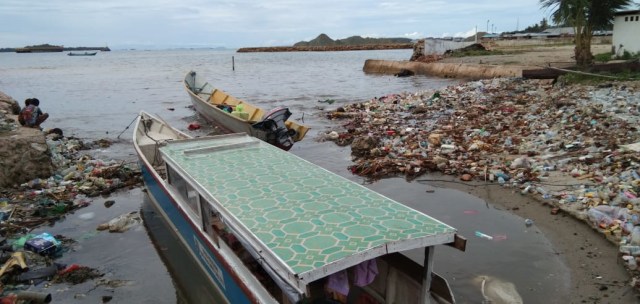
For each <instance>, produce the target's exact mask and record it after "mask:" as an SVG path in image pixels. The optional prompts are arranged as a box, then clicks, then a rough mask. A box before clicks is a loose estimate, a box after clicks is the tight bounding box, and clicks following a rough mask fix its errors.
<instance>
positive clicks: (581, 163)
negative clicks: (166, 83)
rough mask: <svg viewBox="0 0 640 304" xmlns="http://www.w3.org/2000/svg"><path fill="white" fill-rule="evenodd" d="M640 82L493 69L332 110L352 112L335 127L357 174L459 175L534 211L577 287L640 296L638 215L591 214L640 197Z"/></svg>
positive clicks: (492, 196) (632, 210) (583, 292)
mask: <svg viewBox="0 0 640 304" xmlns="http://www.w3.org/2000/svg"><path fill="white" fill-rule="evenodd" d="M638 89H640V82H626V83H617V84H609V85H607V86H602V87H598V88H595V87H590V86H583V85H573V86H566V87H562V88H558V87H557V86H553V85H551V83H550V82H549V81H540V80H521V79H515V78H510V79H509V78H501V79H499V78H495V79H491V80H487V79H485V80H481V81H475V82H468V83H466V84H462V85H459V86H455V87H449V88H446V89H444V90H441V91H436V92H433V91H428V92H427V91H425V92H418V93H412V94H408V93H405V94H395V95H393V94H392V95H389V96H384V97H381V98H374V99H372V100H369V101H366V102H363V103H359V104H352V105H348V106H344V107H342V108H341V109H340V112H333V113H328V116H331V117H332V118H334V119H339V120H341V122H339V123H336V124H335V125H337V126H336V128H335V129H334V131H330V132H329V133H327V135H326V138H327V140H331V139H332V138H333V140H335V141H336V142H337V143H338V144H339V145H350V146H351V151H352V155H353V156H355V160H354V161H353V165H352V166H350V167H349V169H350V170H351V171H352V172H353V173H354V174H358V175H361V176H363V177H367V178H371V179H373V180H375V179H380V178H385V177H391V176H405V177H406V178H407V179H411V180H413V179H415V178H417V179H418V180H419V177H420V176H422V174H424V173H425V172H426V173H428V174H432V173H433V172H440V173H442V174H444V175H445V176H450V177H449V178H450V179H451V181H456V183H454V184H453V185H451V184H449V183H442V184H441V185H443V186H444V187H447V188H453V189H458V190H463V191H464V192H468V193H470V194H472V195H474V196H476V197H480V198H483V199H485V200H486V201H487V202H488V203H492V204H496V205H500V206H502V208H505V209H506V210H507V211H509V212H511V213H513V214H516V215H519V216H522V217H524V218H530V219H532V220H533V221H534V223H535V225H537V226H538V227H539V228H541V229H542V230H543V232H544V234H545V235H547V236H549V238H550V240H551V242H552V243H553V244H554V247H555V248H556V255H558V256H560V257H562V258H563V260H565V261H566V263H567V265H569V266H570V268H571V273H572V275H571V277H572V282H571V286H572V288H571V293H572V295H571V296H572V298H573V299H579V298H582V299H583V300H585V301H591V300H593V299H600V300H602V299H604V298H607V300H611V299H612V298H615V299H617V300H616V301H615V302H620V303H628V302H629V303H630V302H633V301H637V299H638V298H637V296H638V293H637V291H638V289H639V288H640V285H639V284H638V281H639V280H640V277H639V276H638V275H639V272H638V271H637V270H636V269H635V268H633V266H632V265H631V263H629V264H628V265H627V263H628V262H627V261H628V260H633V259H635V258H634V257H632V256H631V255H630V254H627V255H624V256H623V255H622V254H620V253H619V246H621V245H625V244H629V243H630V242H632V240H631V230H632V229H631V228H633V227H634V226H635V225H638V223H635V222H631V220H630V219H626V220H623V219H622V218H617V217H616V216H614V215H611V218H610V219H609V220H608V221H607V222H603V220H601V219H599V220H598V221H597V222H595V223H594V222H592V221H593V220H594V219H589V218H588V216H589V214H591V213H590V212H589V211H591V210H592V209H594V210H601V209H602V210H605V209H606V210H612V209H613V208H618V209H616V210H622V209H624V210H625V212H629V214H638V209H640V204H638V203H640V200H636V199H635V194H634V193H635V189H630V188H629V187H630V186H628V185H632V184H634V185H635V183H636V181H640V177H639V178H638V179H636V178H635V177H634V178H631V176H632V175H633V176H636V175H638V173H636V168H635V167H634V166H630V165H629V164H631V163H635V159H636V155H635V154H636V153H637V152H633V151H628V150H626V151H625V150H623V149H622V146H624V145H625V144H631V143H634V142H637V141H640V134H638V133H637V132H635V128H634V127H633V126H634V125H635V121H636V120H637V119H638V118H636V116H638V115H640V114H638V113H636V112H635V110H634V109H635V104H636V103H638V102H640V100H638V99H637V98H635V97H634V96H636V93H635V92H636V91H637V90H638ZM619 104H620V107H618V105H619ZM623 104H624V105H623ZM622 108H624V109H626V110H628V111H630V112H629V113H627V112H626V111H623V110H622ZM583 121H587V122H588V123H587V124H583V123H582V122H583ZM627 124H628V125H629V127H627ZM628 128H630V129H628ZM627 130H629V131H627ZM619 132H623V133H624V134H625V135H622V134H619ZM618 164H619V165H620V167H616V168H615V169H613V167H611V165H616V166H617V165H618ZM622 164H626V165H622ZM634 173H635V175H634ZM627 174H628V176H629V178H626V177H624V176H626V175H627ZM458 179H460V180H462V181H465V182H464V185H465V186H464V187H460V185H461V183H462V182H460V181H458ZM481 185H484V186H481ZM614 189H616V190H614ZM618 189H625V190H624V193H626V194H623V191H618ZM627 189H628V190H627ZM627 192H629V193H627ZM632 197H633V199H632ZM628 225H631V226H630V227H629V226H628ZM597 226H600V227H598V228H597ZM623 226H624V227H623ZM636 227H638V226H636ZM623 229H624V230H623ZM631 245H633V246H635V245H634V243H631Z"/></svg>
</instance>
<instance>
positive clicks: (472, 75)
mask: <svg viewBox="0 0 640 304" xmlns="http://www.w3.org/2000/svg"><path fill="white" fill-rule="evenodd" d="M527 68H528V67H524V66H504V65H485V64H468V63H442V62H431V63H424V62H416V61H392V60H375V59H367V60H366V61H365V63H364V67H363V68H362V70H363V71H364V72H365V73H374V74H391V75H394V74H401V73H403V72H404V71H411V72H412V73H413V74H416V75H429V76H437V77H444V78H461V79H484V78H494V77H522V70H523V69H527ZM529 68H530V67H529Z"/></svg>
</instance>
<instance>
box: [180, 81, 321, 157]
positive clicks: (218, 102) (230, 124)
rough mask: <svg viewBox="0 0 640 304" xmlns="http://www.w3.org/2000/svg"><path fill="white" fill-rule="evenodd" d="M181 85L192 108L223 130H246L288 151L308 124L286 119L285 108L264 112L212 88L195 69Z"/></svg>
mask: <svg viewBox="0 0 640 304" xmlns="http://www.w3.org/2000/svg"><path fill="white" fill-rule="evenodd" d="M184 86H185V89H186V90H187V93H188V94H189V97H190V98H191V104H192V105H193V107H194V109H195V110H196V112H198V113H199V114H200V115H201V116H202V117H204V119H206V120H207V121H208V122H210V123H213V124H215V125H217V126H219V127H220V128H222V129H223V130H224V131H225V132H227V133H247V134H249V135H251V136H254V137H257V138H259V139H261V140H264V141H266V142H268V143H270V144H272V145H274V146H277V147H279V148H281V149H283V150H287V151H288V150H289V149H291V147H293V144H294V143H295V142H297V141H300V140H302V139H303V138H304V136H305V135H306V134H307V131H309V128H308V127H306V126H304V125H301V124H298V123H297V122H295V121H291V120H288V119H289V117H291V112H290V111H289V109H288V108H285V107H278V108H275V109H273V110H271V111H269V112H265V111H264V110H263V109H261V108H258V107H256V106H254V105H252V104H249V103H247V102H245V101H242V100H240V99H237V98H235V97H233V96H231V95H229V94H227V93H225V92H224V91H222V90H219V89H216V88H214V87H213V86H212V85H211V84H209V83H208V82H206V81H204V80H202V78H201V77H197V74H196V72H195V71H190V72H188V73H187V75H186V76H185V79H184Z"/></svg>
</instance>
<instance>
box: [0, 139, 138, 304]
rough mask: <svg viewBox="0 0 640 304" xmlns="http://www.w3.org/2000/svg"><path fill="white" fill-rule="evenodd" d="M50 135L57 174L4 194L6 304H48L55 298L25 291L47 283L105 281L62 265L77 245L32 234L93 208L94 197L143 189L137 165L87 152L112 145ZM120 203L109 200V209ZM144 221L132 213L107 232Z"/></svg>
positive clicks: (1, 228) (1, 226)
mask: <svg viewBox="0 0 640 304" xmlns="http://www.w3.org/2000/svg"><path fill="white" fill-rule="evenodd" d="M44 133H45V134H46V143H47V146H48V149H49V151H50V153H51V161H52V162H53V164H54V167H55V168H56V170H55V173H54V174H53V175H52V176H50V177H48V178H45V177H42V178H35V179H33V180H30V181H28V182H26V183H23V184H21V185H17V186H16V187H15V188H8V189H2V191H1V192H0V236H1V237H0V249H1V250H2V251H1V253H0V255H1V256H2V257H6V259H5V258H3V259H0V260H2V261H4V265H3V266H2V268H0V279H1V281H2V283H1V284H0V290H2V291H1V292H0V301H5V300H7V301H13V300H16V301H20V300H26V299H27V297H35V298H36V299H37V300H38V301H40V302H38V303H45V302H42V301H44V300H45V299H49V301H51V295H50V294H47V293H32V294H25V293H24V291H23V290H22V289H23V288H24V286H31V285H37V284H39V283H40V282H43V281H49V282H51V283H70V284H79V283H82V282H85V281H87V280H92V279H95V278H98V277H101V276H102V275H103V274H102V273H101V272H100V271H98V270H96V269H94V268H91V267H89V266H84V265H78V264H72V265H69V266H67V265H64V264H59V263H57V262H56V260H57V259H59V258H60V257H62V256H63V255H64V253H65V252H67V251H69V250H71V249H73V248H74V247H75V246H76V243H77V242H76V241H75V240H73V239H70V238H67V237H65V236H63V235H54V234H52V233H48V232H40V233H37V234H34V233H31V232H32V231H34V229H38V228H42V227H44V226H45V225H49V226H51V225H54V224H55V223H56V222H57V221H59V220H61V219H64V218H65V217H66V215H67V214H69V213H71V212H75V211H76V210H78V209H80V208H84V207H87V206H89V204H90V203H91V202H92V200H93V198H94V197H97V196H103V197H106V196H108V195H109V194H110V193H112V192H113V191H116V190H118V189H122V188H130V187H135V186H138V185H140V184H141V180H140V172H139V169H138V167H137V166H136V165H135V164H133V165H132V164H128V163H125V162H122V161H113V160H102V159H96V158H94V157H93V156H91V155H90V154H89V153H83V151H87V150H88V149H92V148H105V147H108V146H110V145H111V142H110V141H109V140H106V139H101V140H97V141H93V142H89V143H85V142H83V141H82V140H80V139H77V138H71V137H64V136H62V132H44ZM114 203H115V201H113V200H105V202H104V205H105V208H108V207H110V206H112V205H113V204H114ZM140 222H141V219H140V217H139V215H138V212H132V213H128V214H124V215H122V216H120V217H117V218H115V219H113V220H111V221H109V222H108V223H106V227H107V229H109V231H114V232H125V231H126V230H127V229H130V228H131V227H133V226H135V225H137V224H139V223H140ZM96 284H98V283H96ZM100 284H106V283H100ZM12 299H13V300H12ZM32 300H33V299H32ZM3 303H4V302H3ZM11 303H13V302H11Z"/></svg>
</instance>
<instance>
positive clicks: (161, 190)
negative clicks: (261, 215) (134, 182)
mask: <svg viewBox="0 0 640 304" xmlns="http://www.w3.org/2000/svg"><path fill="white" fill-rule="evenodd" d="M140 167H141V171H142V177H143V180H144V183H145V185H146V187H147V190H148V194H149V196H150V198H151V201H152V203H153V204H154V205H155V206H156V208H157V209H158V210H159V211H160V212H161V213H162V215H163V217H164V218H165V220H167V222H168V223H169V224H170V225H171V226H172V228H173V230H174V231H175V232H176V233H177V234H178V238H179V239H180V240H181V241H182V243H183V245H185V247H186V248H187V249H188V250H189V252H190V253H191V256H192V258H194V259H195V260H196V261H197V262H198V264H199V265H200V267H201V268H202V270H203V271H204V272H205V273H206V274H207V275H208V277H209V280H210V281H211V285H213V286H215V288H217V289H218V293H220V294H221V295H223V296H224V297H225V298H226V299H227V301H228V302H229V303H234V304H235V303H255V302H256V301H255V300H254V299H253V298H252V297H251V296H250V293H249V292H250V290H249V288H248V287H247V286H244V285H241V284H239V283H238V282H239V281H240V280H239V279H238V278H237V276H236V275H235V274H234V272H233V271H232V270H231V267H229V266H228V264H227V263H225V262H224V261H223V259H222V257H221V256H220V255H219V254H218V252H217V251H215V250H214V248H213V247H212V245H211V244H210V243H209V241H208V240H207V239H206V238H205V236H204V235H203V233H202V231H201V230H200V228H199V227H196V226H194V225H193V223H192V222H191V221H190V220H189V219H188V217H187V215H186V214H184V213H183V212H182V211H181V210H180V208H178V204H177V202H176V201H175V200H174V199H173V198H172V197H171V195H170V194H169V192H168V191H167V189H165V186H164V184H163V183H162V182H161V181H158V180H157V179H156V177H155V176H154V174H153V173H152V171H151V170H150V169H149V168H148V167H147V166H145V165H144V163H141V166H140Z"/></svg>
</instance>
